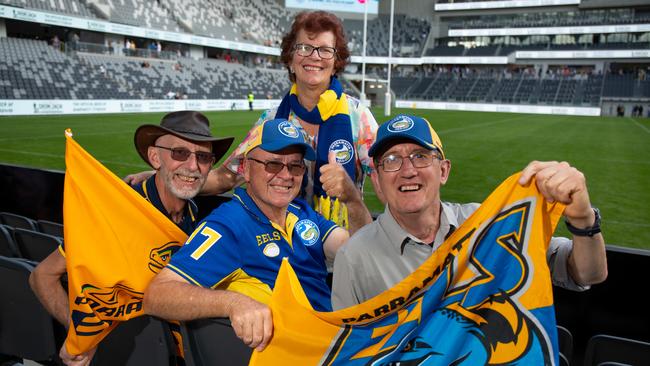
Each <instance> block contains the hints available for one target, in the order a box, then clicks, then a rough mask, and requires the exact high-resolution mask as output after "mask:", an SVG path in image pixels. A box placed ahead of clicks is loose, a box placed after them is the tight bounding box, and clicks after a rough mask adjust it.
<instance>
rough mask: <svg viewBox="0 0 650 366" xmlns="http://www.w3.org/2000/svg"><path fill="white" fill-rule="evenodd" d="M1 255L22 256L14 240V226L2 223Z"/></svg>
mask: <svg viewBox="0 0 650 366" xmlns="http://www.w3.org/2000/svg"><path fill="white" fill-rule="evenodd" d="M0 255H1V256H3V257H20V256H21V255H20V251H19V250H18V246H17V245H16V242H15V241H14V236H13V228H12V227H10V226H5V225H0Z"/></svg>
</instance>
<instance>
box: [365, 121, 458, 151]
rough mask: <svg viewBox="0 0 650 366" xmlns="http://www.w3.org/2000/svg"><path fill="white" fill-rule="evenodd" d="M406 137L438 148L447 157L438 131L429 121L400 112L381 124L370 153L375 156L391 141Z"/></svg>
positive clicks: (431, 148)
mask: <svg viewBox="0 0 650 366" xmlns="http://www.w3.org/2000/svg"><path fill="white" fill-rule="evenodd" d="M404 139H406V140H412V141H413V142H415V143H416V144H418V145H421V146H422V147H425V148H427V149H429V150H438V151H439V152H440V154H441V155H442V158H443V159H445V153H444V151H443V150H442V141H440V137H438V134H437V133H436V131H434V130H433V128H431V125H430V124H429V121H427V120H426V119H424V118H421V117H416V116H407V115H404V114H400V115H398V116H397V117H395V118H393V119H391V120H390V121H388V122H385V123H384V124H382V125H381V126H379V129H378V130H377V139H376V140H375V143H374V144H372V146H371V147H370V150H368V155H370V156H371V157H374V156H375V155H377V154H378V153H380V152H381V151H382V150H384V148H385V147H386V146H387V145H388V144H389V143H390V142H391V141H395V140H404Z"/></svg>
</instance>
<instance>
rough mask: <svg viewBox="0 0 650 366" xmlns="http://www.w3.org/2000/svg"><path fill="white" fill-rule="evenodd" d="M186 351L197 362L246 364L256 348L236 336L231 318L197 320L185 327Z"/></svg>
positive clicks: (237, 365)
mask: <svg viewBox="0 0 650 366" xmlns="http://www.w3.org/2000/svg"><path fill="white" fill-rule="evenodd" d="M182 331H183V343H184V346H185V353H186V354H187V357H188V358H191V360H192V362H193V364H195V365H232V366H239V365H241V366H246V365H248V361H249V360H250V357H251V354H252V352H253V350H252V349H251V348H250V347H248V346H246V345H245V344H244V343H243V342H242V341H241V340H240V339H239V338H238V337H237V336H236V335H235V331H234V330H233V329H232V327H231V325H230V320H228V319H223V318H211V319H198V320H192V321H189V322H185V323H184V324H183V327H182Z"/></svg>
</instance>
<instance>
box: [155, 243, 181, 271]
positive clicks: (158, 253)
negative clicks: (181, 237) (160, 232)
mask: <svg viewBox="0 0 650 366" xmlns="http://www.w3.org/2000/svg"><path fill="white" fill-rule="evenodd" d="M180 247H181V244H180V243H179V242H177V241H170V242H169V243H166V244H163V245H162V246H160V247H158V248H153V249H151V251H150V252H149V270H150V271H151V272H153V273H158V272H160V270H161V269H163V268H164V267H165V266H166V265H167V264H168V263H169V260H170V259H171V258H172V254H174V253H176V252H177V251H178V249H180Z"/></svg>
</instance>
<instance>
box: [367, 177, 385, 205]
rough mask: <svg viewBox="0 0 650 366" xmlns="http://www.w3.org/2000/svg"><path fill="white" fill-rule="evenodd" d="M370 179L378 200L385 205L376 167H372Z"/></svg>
mask: <svg viewBox="0 0 650 366" xmlns="http://www.w3.org/2000/svg"><path fill="white" fill-rule="evenodd" d="M370 180H371V181H372V187H373V188H374V189H375V194H376V195H377V198H379V201H381V203H382V204H384V205H386V199H385V198H384V191H382V190H381V185H380V184H379V172H378V171H377V168H375V169H373V171H372V172H371V173H370Z"/></svg>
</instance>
